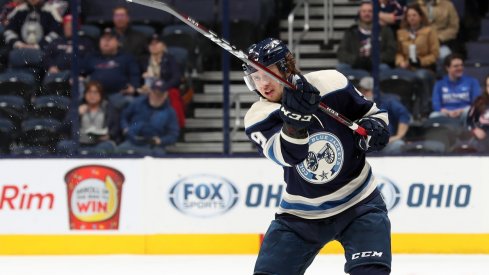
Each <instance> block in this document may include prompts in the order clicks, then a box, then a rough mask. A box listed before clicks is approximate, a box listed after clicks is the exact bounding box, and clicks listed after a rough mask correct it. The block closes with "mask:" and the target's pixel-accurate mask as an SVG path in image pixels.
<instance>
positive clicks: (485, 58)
mask: <svg viewBox="0 0 489 275" xmlns="http://www.w3.org/2000/svg"><path fill="white" fill-rule="evenodd" d="M466 49H467V60H465V64H469V65H470V64H481V65H482V64H485V65H489V42H481V41H472V42H468V43H466Z"/></svg>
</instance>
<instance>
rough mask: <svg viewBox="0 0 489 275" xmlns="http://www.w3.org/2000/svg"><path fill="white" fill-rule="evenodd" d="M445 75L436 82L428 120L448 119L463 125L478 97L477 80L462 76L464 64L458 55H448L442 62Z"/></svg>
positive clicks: (478, 86) (478, 87)
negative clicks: (441, 117)
mask: <svg viewBox="0 0 489 275" xmlns="http://www.w3.org/2000/svg"><path fill="white" fill-rule="evenodd" d="M444 67H445V69H446V71H447V75H446V76H445V77H443V79H441V80H438V81H437V82H436V84H435V87H434V89H433V99H432V102H433V113H431V114H430V118H435V117H440V116H444V117H449V118H453V119H456V120H458V122H459V123H460V125H465V122H466V120H467V113H468V111H469V108H470V105H471V104H472V102H473V101H474V100H475V98H476V97H477V96H479V95H480V93H481V92H480V85H479V82H478V81H477V79H475V78H473V77H470V76H467V75H464V62H463V59H462V56H461V55H459V54H450V55H448V56H447V57H446V58H445V60H444Z"/></svg>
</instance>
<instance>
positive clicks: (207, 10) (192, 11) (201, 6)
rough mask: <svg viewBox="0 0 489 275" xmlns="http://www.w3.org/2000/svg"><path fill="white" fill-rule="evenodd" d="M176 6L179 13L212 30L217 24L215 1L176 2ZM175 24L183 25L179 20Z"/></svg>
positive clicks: (188, 0) (192, 0) (179, 0)
mask: <svg viewBox="0 0 489 275" xmlns="http://www.w3.org/2000/svg"><path fill="white" fill-rule="evenodd" d="M174 6H175V8H176V9H177V10H178V11H179V12H181V13H184V14H187V15H189V16H190V17H192V18H194V19H195V20H197V21H199V22H200V23H202V24H204V25H205V26H206V27H208V28H211V29H212V28H213V27H214V26H215V24H216V14H215V12H214V11H215V3H214V0H185V1H181V0H176V1H175V3H174ZM174 22H176V23H181V21H180V20H178V19H175V21H174Z"/></svg>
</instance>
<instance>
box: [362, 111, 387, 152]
mask: <svg viewBox="0 0 489 275" xmlns="http://www.w3.org/2000/svg"><path fill="white" fill-rule="evenodd" d="M358 124H359V125H360V126H362V127H363V128H365V130H367V136H366V137H365V136H361V135H358V134H357V135H355V145H356V146H357V148H358V149H360V150H362V151H364V152H365V153H370V152H375V151H380V150H382V149H383V148H384V147H385V146H386V145H387V143H389V136H390V135H389V131H388V130H387V125H386V124H385V122H384V121H383V120H380V119H378V118H373V117H366V118H362V119H360V120H359V121H358Z"/></svg>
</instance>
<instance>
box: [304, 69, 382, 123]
mask: <svg viewBox="0 0 489 275" xmlns="http://www.w3.org/2000/svg"><path fill="white" fill-rule="evenodd" d="M305 77H306V79H307V80H308V81H309V82H310V83H311V84H312V85H314V86H315V87H316V88H318V90H319V91H320V92H321V97H322V99H321V100H322V102H323V103H325V104H326V105H328V106H329V107H331V108H332V109H333V110H335V111H337V112H338V113H340V114H342V115H344V116H345V117H347V118H349V119H350V120H351V121H357V120H359V119H361V118H364V117H374V118H377V119H380V120H382V121H384V122H385V124H387V125H388V124H389V119H388V115H387V111H386V110H381V109H379V108H378V107H377V104H375V103H374V102H372V101H370V100H367V99H366V98H365V97H364V96H363V95H362V94H361V93H360V92H359V91H358V90H357V88H355V86H353V84H351V82H350V81H348V79H347V78H346V76H344V75H343V74H342V73H340V72H338V71H336V70H323V71H317V72H313V73H309V74H307V75H305Z"/></svg>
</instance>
